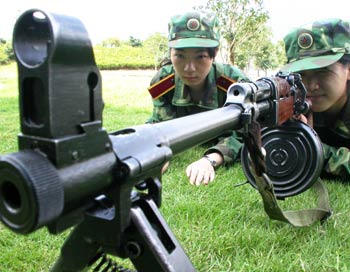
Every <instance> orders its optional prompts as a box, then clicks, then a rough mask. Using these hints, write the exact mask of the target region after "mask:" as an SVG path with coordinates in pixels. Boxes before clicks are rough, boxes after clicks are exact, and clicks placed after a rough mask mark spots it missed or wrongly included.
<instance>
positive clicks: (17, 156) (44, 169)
mask: <svg viewBox="0 0 350 272" xmlns="http://www.w3.org/2000/svg"><path fill="white" fill-rule="evenodd" d="M63 206H64V194H63V186H62V184H61V182H60V180H59V176H58V172H57V170H56V169H55V167H54V166H53V165H52V164H51V163H50V161H49V160H47V159H46V158H45V157H44V156H43V155H41V154H39V153H37V152H35V151H29V150H28V151H21V152H17V153H12V154H9V155H6V156H2V157H0V218H1V221H2V222H3V223H4V224H5V225H7V226H8V227H9V228H10V229H12V230H13V231H15V232H18V233H22V234H24V233H30V232H32V231H33V230H35V229H37V228H39V227H41V226H43V225H45V224H46V223H48V222H49V221H50V220H52V219H53V218H56V217H57V216H58V215H59V214H60V213H61V212H62V210H63Z"/></svg>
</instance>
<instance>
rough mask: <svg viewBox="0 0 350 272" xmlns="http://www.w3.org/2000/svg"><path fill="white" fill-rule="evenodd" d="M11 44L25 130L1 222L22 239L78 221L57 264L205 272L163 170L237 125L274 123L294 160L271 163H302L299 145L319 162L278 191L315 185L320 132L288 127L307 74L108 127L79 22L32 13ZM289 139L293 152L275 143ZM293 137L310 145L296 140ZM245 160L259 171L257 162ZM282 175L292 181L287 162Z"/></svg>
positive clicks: (299, 107)
mask: <svg viewBox="0 0 350 272" xmlns="http://www.w3.org/2000/svg"><path fill="white" fill-rule="evenodd" d="M13 45H14V52H15V55H16V60H17V64H18V84H19V105H20V123H21V133H20V134H19V136H18V145H19V151H18V152H16V153H12V154H7V155H3V156H1V157H0V218H1V221H2V222H3V224H4V225H6V226H7V227H8V228H10V229H11V230H13V231H14V232H16V233H19V234H29V233H31V232H34V231H35V230H37V229H39V228H41V227H43V226H46V227H47V228H48V230H49V232H50V233H52V234H58V233H60V232H62V231H64V230H66V229H68V228H70V227H73V226H74V229H73V230H72V232H71V234H70V236H69V237H68V239H67V240H66V242H65V244H64V245H63V247H62V250H61V255H60V257H59V259H58V260H57V262H56V263H55V265H54V266H53V268H52V271H56V272H57V271H83V270H85V269H86V268H89V267H90V266H91V264H92V263H93V262H94V260H95V258H96V257H98V256H100V254H104V253H107V254H111V255H114V256H118V257H121V258H129V259H130V260H131V261H132V263H133V264H134V266H135V268H136V269H137V270H139V271H181V272H183V271H195V268H194V267H193V264H192V263H191V261H190V260H189V258H188V256H187V255H186V253H185V252H184V250H183V249H182V247H181V246H180V244H179V242H178V241H177V240H176V238H175V236H174V234H173V233H172V232H171V230H170V228H169V226H168V225H167V223H166V222H165V220H164V218H163V217H162V216H161V214H160V212H159V209H158V208H159V207H160V205H161V188H162V186H161V168H162V166H163V165H164V164H165V163H166V162H167V161H169V160H170V158H171V157H172V156H174V155H176V154H179V153H180V152H183V151H184V150H187V149H189V148H191V147H193V146H195V145H198V144H201V143H203V142H206V141H208V140H210V139H214V138H216V137H219V136H221V135H224V134H227V133H230V132H232V130H236V129H240V128H243V130H245V131H246V132H248V131H250V128H249V126H250V125H251V124H253V123H256V122H258V123H259V124H260V125H261V126H263V127H266V128H272V129H273V130H272V131H271V130H269V131H268V133H267V134H268V135H270V136H271V135H273V136H272V142H273V144H272V146H273V147H272V150H273V151H275V152H276V151H278V150H281V152H280V153H283V154H284V155H288V154H289V153H293V156H290V158H289V159H288V158H287V159H286V158H284V159H281V158H283V156H281V155H279V154H274V156H273V158H271V162H272V164H273V165H275V164H278V163H279V164H280V165H284V166H285V165H286V163H287V164H291V163H290V162H288V160H291V161H292V164H293V165H294V164H295V159H296V157H295V156H298V154H299V152H300V150H302V151H306V153H307V156H309V157H308V158H306V159H305V160H304V164H303V165H299V168H300V169H302V171H299V173H300V174H299V176H298V178H299V180H300V179H301V180H302V182H301V184H302V185H300V184H299V185H298V186H294V185H293V189H292V190H289V188H290V186H289V185H290V183H287V187H288V189H282V190H281V192H277V196H278V197H281V198H284V197H286V196H288V195H294V194H297V193H300V192H302V191H304V190H306V189H308V188H310V187H311V186H312V184H314V183H315V180H316V179H317V177H318V175H319V173H320V170H321V167H320V166H321V165H322V156H321V153H320V152H322V148H320V146H319V143H318V141H317V137H316V135H314V132H313V131H311V130H310V129H309V128H307V125H304V124H302V123H298V122H292V121H288V122H287V123H286V121H287V120H290V119H291V118H292V117H293V116H294V115H298V114H301V113H303V112H305V110H307V103H306V101H305V95H306V90H305V88H304V87H303V85H302V83H301V79H300V77H299V76H298V75H294V74H286V75H284V74H278V75H277V76H276V77H271V78H262V79H260V80H258V81H256V82H253V83H236V84H234V85H232V86H231V87H230V89H229V91H228V94H227V102H226V105H225V107H222V108H220V109H216V110H212V111H208V112H204V113H200V114H196V115H192V116H188V117H183V118H179V119H175V120H171V121H166V122H162V123H158V124H144V125H139V126H135V127H130V128H125V129H122V130H119V131H116V132H112V133H107V132H106V131H105V130H104V129H103V127H102V111H103V101H102V92H101V89H102V87H101V76H100V73H99V70H98V69H97V67H96V64H95V60H94V55H93V50H92V45H91V42H90V40H89V36H88V34H87V31H86V29H85V27H84V26H83V24H82V23H81V22H80V21H79V20H78V19H76V18H73V17H69V16H63V15H58V14H54V13H48V12H44V11H41V10H35V9H33V10H28V11H26V12H24V13H23V14H22V15H21V16H20V17H19V19H18V20H17V22H16V25H15V28H14V34H13ZM282 124H286V125H283V126H282V127H281V126H280V125H282ZM295 124H297V125H295ZM247 135H248V134H247ZM286 135H288V137H289V138H288V139H289V140H288V142H289V146H292V147H293V148H292V149H293V150H292V151H291V152H289V151H288V148H284V147H278V148H276V142H284V140H283V139H284V137H285V136H286ZM293 135H296V138H297V139H298V140H297V141H298V145H299V146H301V148H299V147H298V145H294V143H293V140H290V139H292V138H293ZM268 138H271V137H268ZM247 139H250V137H249V135H248V137H247ZM257 139H258V140H259V138H257ZM262 139H264V137H263V138H262ZM268 142H271V141H270V140H269V141H268ZM251 146H253V148H254V147H255V146H256V145H254V144H253V145H251ZM266 147H268V145H267V146H266ZM265 149H266V148H265ZM304 149H305V150H304ZM258 150H260V149H259V148H258ZM270 151H271V150H269V149H266V152H267V154H270V153H272V152H270ZM302 156H304V154H303V155H302ZM268 157H269V156H267V158H268ZM270 157H271V156H270ZM287 157H288V156H287ZM243 158H244V157H243ZM246 158H248V156H246ZM251 158H252V159H253V161H254V156H251ZM243 161H248V163H247V165H246V167H245V171H246V172H247V173H248V174H249V173H251V172H250V170H249V169H251V168H250V166H249V165H250V162H249V159H246V160H243ZM276 168H277V167H276ZM305 169H306V170H305ZM292 170H293V171H294V172H295V168H293V169H292ZM266 171H267V174H272V172H274V171H269V167H267V170H266ZM275 172H278V177H279V178H281V177H286V176H288V177H289V176H292V174H290V173H287V174H286V172H288V171H286V167H285V168H284V171H283V172H281V171H275ZM255 175H256V173H255V172H254V173H253V174H252V177H250V178H249V180H251V181H252V182H254V180H255V179H254V177H255ZM277 181H278V180H277ZM272 182H273V183H274V185H276V186H278V184H279V183H278V182H275V181H274V180H272ZM283 186H285V184H284V185H283V184H282V188H283ZM113 269H114V270H113ZM117 269H118V268H116V267H114V268H113V267H111V270H113V271H118V270H117ZM120 271H122V270H120Z"/></svg>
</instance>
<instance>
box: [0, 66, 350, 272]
mask: <svg viewBox="0 0 350 272" xmlns="http://www.w3.org/2000/svg"><path fill="white" fill-rule="evenodd" d="M152 75H153V71H113V72H110V71H102V78H103V96H104V101H105V103H106V105H105V110H104V120H103V122H104V127H105V128H106V129H107V131H114V130H118V129H121V128H124V127H127V126H131V125H136V124H141V123H143V122H144V121H145V120H146V119H147V118H148V116H149V115H150V112H151V108H152V105H151V100H150V97H149V95H148V93H147V90H146V88H147V86H148V84H149V81H150V79H151V77H152ZM17 93H18V91H17V79H16V70H15V66H14V65H11V66H0V139H1V140H0V154H7V153H11V152H15V151H16V150H17V134H18V132H19V121H18V120H19V116H18V105H17V104H18V101H17ZM203 150H204V148H203V147H195V148H192V149H191V150H187V151H185V152H183V153H182V154H179V155H177V156H175V157H174V158H173V159H172V161H171V165H170V168H169V169H168V171H167V172H166V173H165V174H164V176H163V179H162V183H163V202H162V203H163V204H162V207H161V213H162V214H163V216H164V218H165V219H166V221H167V222H168V224H169V226H170V227H171V229H172V231H173V232H174V234H175V235H176V237H177V239H178V241H179V242H180V244H181V245H182V246H183V248H184V250H185V252H186V253H187V255H188V256H189V257H190V259H191V261H192V262H193V264H194V266H195V267H196V269H197V271H203V272H207V271H259V272H260V271H349V270H350V235H349V229H350V228H349V226H350V212H349V208H350V197H349V195H350V187H349V186H348V185H346V184H340V183H337V182H333V181H327V182H326V184H327V187H328V189H329V193H330V201H331V206H332V210H333V215H332V217H331V218H330V219H329V220H328V221H327V222H326V223H325V224H323V225H320V224H314V225H312V226H309V227H304V228H296V227H292V226H290V225H288V224H286V223H282V222H279V221H272V220H270V219H269V218H268V216H267V215H266V214H265V212H264V210H263V207H262V201H261V198H260V195H259V194H258V193H257V191H255V190H254V189H253V188H252V187H251V186H250V185H244V186H239V187H235V186H234V185H235V184H238V183H241V182H243V181H245V177H244V175H243V171H242V169H241V167H240V165H239V164H238V163H237V164H235V165H234V166H233V167H230V168H220V169H218V171H217V177H216V180H215V182H213V183H212V184H210V185H209V186H202V187H196V186H191V185H190V184H189V182H188V180H187V178H186V176H185V172H184V171H185V168H186V166H187V165H188V164H189V163H190V162H192V161H193V160H194V159H197V158H199V157H200V156H201V155H202V152H203ZM281 205H282V206H283V207H284V208H285V209H292V208H295V207H297V208H304V207H312V206H313V205H315V203H314V195H313V193H312V192H311V191H307V192H306V193H303V194H302V195H299V196H296V197H293V198H291V199H288V200H286V201H284V202H281ZM68 233H69V231H66V232H64V233H62V234H60V235H56V236H54V235H50V234H49V233H48V231H47V230H46V229H45V228H43V229H40V230H39V231H36V232H35V233H32V234H30V235H28V236H21V235H16V234H14V233H13V232H12V231H10V230H8V229H7V228H5V227H4V226H3V225H2V224H0V271H1V272H16V271H18V272H23V271H26V272H38V271H49V267H51V265H52V264H53V263H54V262H55V260H56V258H57V257H58V255H59V250H60V247H61V245H62V244H63V242H64V240H65V238H66V237H67V235H68ZM126 264H127V265H130V264H129V263H128V262H126Z"/></svg>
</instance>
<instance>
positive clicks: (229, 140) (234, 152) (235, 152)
mask: <svg viewBox="0 0 350 272" xmlns="http://www.w3.org/2000/svg"><path fill="white" fill-rule="evenodd" d="M242 145H243V139H242V136H240V135H239V133H238V132H236V131H234V132H233V133H232V135H231V136H230V137H226V138H221V139H220V140H219V142H218V144H217V145H215V146H213V147H211V148H209V149H207V150H206V151H205V154H209V153H213V152H218V153H220V154H221V155H222V156H223V158H224V164H231V163H233V162H235V161H236V160H238V159H239V158H240V154H241V148H242Z"/></svg>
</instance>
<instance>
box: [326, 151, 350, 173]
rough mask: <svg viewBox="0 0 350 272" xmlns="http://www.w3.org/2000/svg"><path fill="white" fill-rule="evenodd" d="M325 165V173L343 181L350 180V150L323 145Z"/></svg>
mask: <svg viewBox="0 0 350 272" xmlns="http://www.w3.org/2000/svg"><path fill="white" fill-rule="evenodd" d="M323 155H324V159H325V164H324V167H323V171H324V172H325V173H326V174H329V175H331V176H335V177H339V178H341V179H348V178H350V150H349V149H348V148H346V147H340V148H339V147H333V146H329V145H327V144H323Z"/></svg>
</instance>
